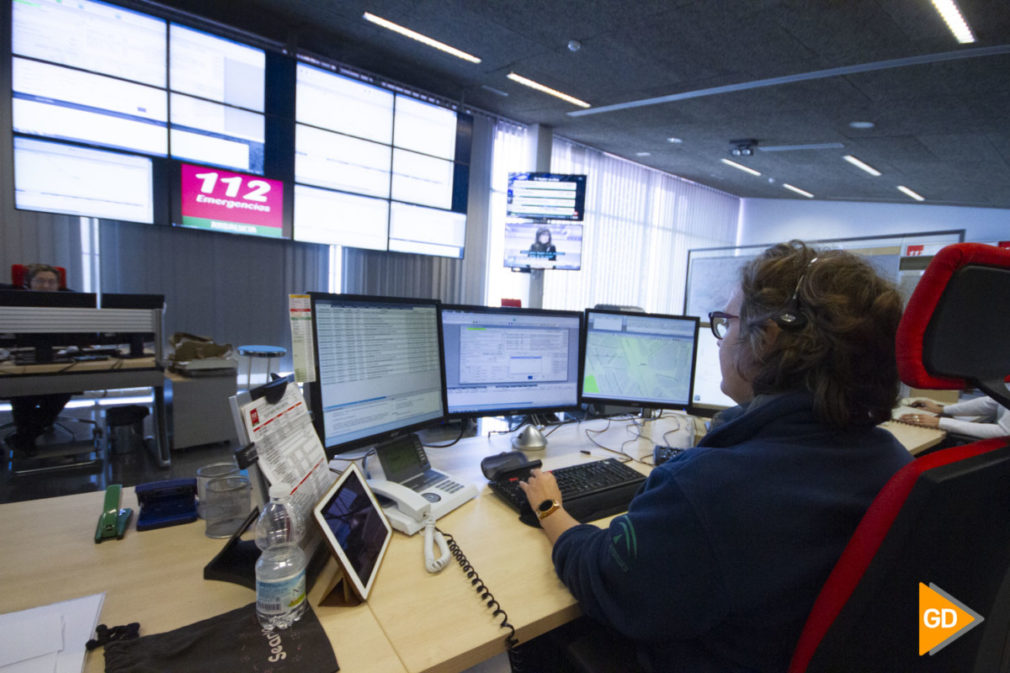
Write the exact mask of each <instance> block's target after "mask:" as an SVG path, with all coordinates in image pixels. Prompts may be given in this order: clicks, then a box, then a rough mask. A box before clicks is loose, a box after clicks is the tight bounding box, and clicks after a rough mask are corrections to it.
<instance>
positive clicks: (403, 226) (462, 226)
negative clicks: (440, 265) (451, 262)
mask: <svg viewBox="0 0 1010 673" xmlns="http://www.w3.org/2000/svg"><path fill="white" fill-rule="evenodd" d="M465 240H466V215H465V214H464V213H455V212H453V211H451V210H440V209H438V208H425V207H424V206H414V205H411V204H409V203H398V202H396V201H393V202H392V203H390V207H389V250H390V251H392V252H412V253H415V254H419V255H436V256H439V257H455V258H456V259H462V258H463V245H464V243H465Z"/></svg>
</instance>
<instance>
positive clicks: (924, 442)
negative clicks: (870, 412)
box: [880, 421, 947, 456]
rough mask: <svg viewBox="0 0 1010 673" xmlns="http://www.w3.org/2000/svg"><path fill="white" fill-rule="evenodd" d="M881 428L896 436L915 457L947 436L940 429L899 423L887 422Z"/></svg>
mask: <svg viewBox="0 0 1010 673" xmlns="http://www.w3.org/2000/svg"><path fill="white" fill-rule="evenodd" d="M880 427H882V428H884V429H885V430H887V431H889V432H890V433H891V434H892V435H894V436H895V438H896V439H897V440H898V441H899V442H901V445H902V446H904V447H905V448H906V449H908V452H909V453H911V454H912V455H913V456H914V455H916V454H919V453H922V452H923V451H925V450H926V449H931V448H933V447H934V446H936V445H937V444H939V443H940V442H942V441H943V439H944V438H945V437H946V436H947V432H946V431H944V430H940V429H939V428H923V427H921V426H918V425H909V424H908V423H901V422H899V421H885V422H883V423H881V424H880Z"/></svg>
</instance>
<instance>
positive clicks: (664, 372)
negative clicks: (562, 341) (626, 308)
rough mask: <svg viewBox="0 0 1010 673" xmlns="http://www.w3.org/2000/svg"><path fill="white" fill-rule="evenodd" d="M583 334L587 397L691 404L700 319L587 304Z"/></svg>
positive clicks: (615, 401) (668, 406)
mask: <svg viewBox="0 0 1010 673" xmlns="http://www.w3.org/2000/svg"><path fill="white" fill-rule="evenodd" d="M583 334H584V335H585V340H584V345H583V368H582V401H583V402H600V403H610V404H622V405H628V406H640V407H646V408H660V409H684V408H686V407H687V406H688V405H689V404H690V402H691V387H692V383H693V378H694V355H695V349H696V347H697V343H698V319H697V318H694V317H690V316H672V315H659V314H650V313H623V312H620V311H605V310H600V309H587V310H586V327H585V330H584V332H583Z"/></svg>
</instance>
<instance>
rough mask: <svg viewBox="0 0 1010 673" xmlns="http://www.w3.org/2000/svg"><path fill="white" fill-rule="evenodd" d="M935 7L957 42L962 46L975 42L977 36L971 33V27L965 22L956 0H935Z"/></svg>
mask: <svg viewBox="0 0 1010 673" xmlns="http://www.w3.org/2000/svg"><path fill="white" fill-rule="evenodd" d="M933 7H934V8H936V11H937V12H938V13H939V14H940V18H942V19H943V22H944V23H946V24H947V28H950V32H952V33H953V34H954V37H955V38H957V41H958V42H960V43H961V44H969V43H971V42H974V41H975V36H974V35H973V34H972V32H971V26H969V25H968V22H967V21H965V20H964V15H963V14H961V9H960V8H959V7H958V6H957V3H956V2H954V0H933Z"/></svg>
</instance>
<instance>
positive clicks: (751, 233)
mask: <svg viewBox="0 0 1010 673" xmlns="http://www.w3.org/2000/svg"><path fill="white" fill-rule="evenodd" d="M951 229H964V230H965V240H966V241H980V242H984V243H990V242H995V241H1006V240H1010V210H1002V209H996V208H961V207H957V206H929V205H925V204H920V203H913V204H908V205H905V204H900V203H863V202H858V203H849V202H839V201H794V200H790V199H744V200H743V202H742V204H741V212H740V228H739V231H738V241H737V243H738V245H752V244H759V243H777V242H779V241H786V240H789V239H791V238H798V239H801V240H817V239H826V238H853V237H858V236H877V235H888V234H904V233H921V232H926V231H946V230H951Z"/></svg>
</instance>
